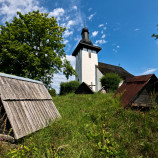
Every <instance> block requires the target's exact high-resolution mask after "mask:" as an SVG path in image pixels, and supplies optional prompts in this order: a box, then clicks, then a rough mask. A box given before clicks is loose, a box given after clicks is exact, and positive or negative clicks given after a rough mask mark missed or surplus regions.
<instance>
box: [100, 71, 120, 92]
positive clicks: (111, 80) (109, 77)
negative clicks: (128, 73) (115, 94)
mask: <svg viewBox="0 0 158 158" xmlns="http://www.w3.org/2000/svg"><path fill="white" fill-rule="evenodd" d="M121 80H122V79H121V78H120V77H119V75H117V74H116V73H107V74H105V75H104V76H103V77H102V78H101V79H100V81H101V84H102V86H105V88H106V89H107V91H108V92H109V91H115V90H117V88H118V86H119V83H120V81H121Z"/></svg>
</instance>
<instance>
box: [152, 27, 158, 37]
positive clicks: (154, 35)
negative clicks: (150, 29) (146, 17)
mask: <svg viewBox="0 0 158 158" xmlns="http://www.w3.org/2000/svg"><path fill="white" fill-rule="evenodd" d="M157 26H158V25H157ZM157 30H158V29H157ZM152 37H155V38H156V39H158V35H156V34H152Z"/></svg>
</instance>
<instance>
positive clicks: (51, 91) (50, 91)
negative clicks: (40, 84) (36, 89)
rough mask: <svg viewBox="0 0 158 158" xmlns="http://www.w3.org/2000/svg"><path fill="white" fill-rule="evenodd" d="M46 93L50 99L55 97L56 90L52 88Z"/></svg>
mask: <svg viewBox="0 0 158 158" xmlns="http://www.w3.org/2000/svg"><path fill="white" fill-rule="evenodd" d="M48 92H49V94H50V95H51V97H55V96H56V90H55V89H54V88H51V89H49V90H48Z"/></svg>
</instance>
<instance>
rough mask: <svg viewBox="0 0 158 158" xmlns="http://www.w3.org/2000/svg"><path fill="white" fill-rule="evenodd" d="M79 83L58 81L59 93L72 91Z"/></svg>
mask: <svg viewBox="0 0 158 158" xmlns="http://www.w3.org/2000/svg"><path fill="white" fill-rule="evenodd" d="M79 85H80V83H79V82H78V81H69V82H61V83H60V95H65V94H68V93H74V92H75V91H76V89H77V88H78V87H79Z"/></svg>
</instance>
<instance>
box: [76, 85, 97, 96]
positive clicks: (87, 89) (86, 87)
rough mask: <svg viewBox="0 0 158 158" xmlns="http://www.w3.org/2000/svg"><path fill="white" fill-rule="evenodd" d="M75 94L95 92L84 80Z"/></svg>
mask: <svg viewBox="0 0 158 158" xmlns="http://www.w3.org/2000/svg"><path fill="white" fill-rule="evenodd" d="M75 94H94V91H93V90H92V89H91V88H90V86H89V85H88V84H86V83H85V82H82V83H81V84H80V85H79V87H78V88H77V90H76V91H75Z"/></svg>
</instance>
